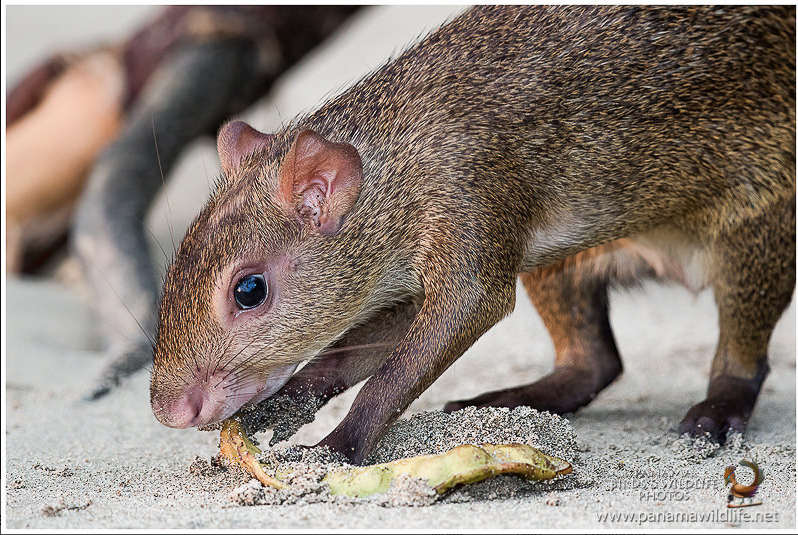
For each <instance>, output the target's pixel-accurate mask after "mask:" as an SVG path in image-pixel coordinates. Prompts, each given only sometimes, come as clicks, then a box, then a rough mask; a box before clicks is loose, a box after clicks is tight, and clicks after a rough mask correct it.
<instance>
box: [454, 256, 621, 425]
mask: <svg viewBox="0 0 798 535" xmlns="http://www.w3.org/2000/svg"><path fill="white" fill-rule="evenodd" d="M584 267H585V266H584V263H583V262H580V261H579V259H577V258H570V259H567V260H565V261H564V262H561V263H559V264H556V265H553V266H549V267H546V268H543V269H538V270H536V271H533V272H529V273H522V274H521V281H522V282H523V284H524V287H525V288H526V290H527V293H528V294H529V298H530V299H531V300H532V302H533V303H534V305H535V307H536V308H537V310H538V312H539V313H540V316H541V318H542V319H543V323H544V324H545V325H546V328H547V329H548V330H549V333H550V334H551V337H552V340H553V341H554V348H555V351H556V360H555V368H554V371H553V372H552V373H550V374H549V375H546V376H545V377H543V378H541V379H539V380H538V381H536V382H534V383H531V384H528V385H523V386H518V387H514V388H508V389H506V390H497V391H494V392H487V393H485V394H482V395H481V396H477V397H475V398H472V399H468V400H461V401H452V402H449V403H447V404H446V406H445V407H444V410H445V411H447V412H452V411H456V410H459V409H462V408H464V407H468V406H477V407H487V406H493V407H510V408H512V407H517V406H520V405H527V406H530V407H533V408H535V409H538V410H544V411H550V412H553V413H558V414H564V413H569V412H574V411H575V410H577V409H579V408H580V407H583V406H585V405H587V404H588V403H590V402H591V401H592V400H593V398H595V397H596V395H597V394H598V393H599V392H600V391H601V390H603V389H604V388H605V387H606V386H607V385H609V384H610V383H611V382H612V381H613V380H614V379H615V378H616V377H618V375H620V373H621V371H622V365H621V359H620V356H619V355H618V348H617V347H616V345H615V339H614V337H613V335H612V329H611V327H610V322H609V317H608V301H607V282H606V279H605V278H604V277H602V276H597V275H594V274H593V273H591V271H590V270H589V269H583V268H584Z"/></svg>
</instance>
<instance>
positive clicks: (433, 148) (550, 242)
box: [151, 6, 795, 463]
mask: <svg viewBox="0 0 798 535" xmlns="http://www.w3.org/2000/svg"><path fill="white" fill-rule="evenodd" d="M218 146H219V155H220V158H221V161H222V169H223V178H222V180H221V182H220V184H219V186H218V188H217V190H216V192H215V193H214V194H213V196H212V198H211V200H210V201H209V202H208V204H207V206H206V207H205V209H204V210H203V211H202V213H201V214H200V215H199V217H198V218H197V220H196V221H195V222H194V224H193V225H192V226H191V228H190V230H189V232H188V234H187V236H186V238H185V240H184V241H183V243H182V245H181V246H180V250H179V251H178V254H177V256H176V258H175V260H174V263H173V264H172V266H171V267H170V269H169V272H168V275H167V278H166V282H165V286H164V293H163V299H162V302H161V309H160V321H159V327H158V335H157V344H156V348H155V361H154V367H153V373H152V384H151V399H152V407H153V411H154V413H155V415H156V416H157V418H158V419H159V420H160V421H161V422H163V423H164V424H166V425H169V426H172V427H189V426H196V425H204V424H208V423H211V422H215V421H218V420H220V419H223V418H226V417H228V416H230V415H232V414H233V413H235V412H236V411H237V410H238V409H239V408H240V407H241V406H242V405H244V404H246V403H253V402H257V401H260V400H262V399H265V398H267V397H268V396H270V395H273V394H274V393H275V392H277V391H278V390H280V389H281V388H282V392H283V393H288V394H289V395H304V396H313V397H316V398H319V399H320V400H321V401H322V402H323V401H326V400H327V399H329V398H330V397H331V396H333V395H335V394H337V393H339V392H341V391H343V390H345V389H346V388H348V387H349V386H352V385H354V384H355V383H357V382H358V381H360V380H362V379H364V378H367V377H370V378H369V380H368V381H367V382H366V384H365V385H364V387H363V389H362V390H361V391H360V393H359V394H358V396H357V398H356V399H355V401H354V403H353V405H352V407H351V410H350V411H349V414H348V415H347V416H346V417H345V418H344V419H343V421H342V422H341V423H340V425H339V426H338V427H337V428H336V429H335V430H334V431H333V432H332V433H331V434H330V435H329V436H327V437H326V438H325V439H324V440H323V441H322V442H321V444H324V445H327V446H329V447H331V448H333V449H334V450H337V451H339V452H341V453H343V454H344V455H346V456H347V457H348V458H349V459H350V460H351V461H353V462H356V463H357V462H362V461H363V459H364V458H365V456H366V455H367V454H368V453H369V451H370V450H371V449H372V448H373V447H374V446H375V444H376V442H377V441H378V439H379V438H380V436H381V434H382V433H383V432H384V430H385V429H386V427H387V426H388V425H389V424H390V423H391V422H392V421H393V420H394V419H395V418H397V417H398V416H399V415H400V414H401V413H402V411H403V410H404V409H405V408H406V407H407V406H408V404H409V403H410V402H411V401H413V400H414V399H415V398H416V397H417V396H418V395H419V394H420V393H421V392H422V391H423V390H424V389H426V388H427V387H428V386H429V385H430V384H431V383H432V382H433V381H434V380H435V379H436V378H437V377H438V376H439V375H440V374H441V373H442V372H443V371H444V370H446V368H447V367H448V366H449V365H451V364H452V363H453V362H454V361H455V360H456V359H457V358H458V357H459V356H460V355H462V353H463V352H464V351H465V350H466V349H468V347H469V346H471V344H473V343H474V341H475V340H477V338H479V337H480V336H481V335H482V334H483V333H484V332H485V331H487V330H488V329H490V328H491V327H492V326H493V325H494V324H495V323H496V322H497V321H499V320H500V319H502V318H503V317H504V316H506V315H507V314H508V313H510V311H512V310H513V307H514V304H515V303H514V300H515V285H516V277H518V276H519V274H520V277H521V280H522V282H523V283H524V286H525V287H526V289H527V291H528V293H529V297H530V299H531V300H532V301H533V303H534V304H535V306H536V307H537V309H538V311H539V312H540V315H541V317H542V318H543V321H544V322H545V324H546V326H547V327H548V329H549V331H550V333H551V335H552V337H553V339H554V344H555V348H556V354H557V357H556V367H555V369H554V371H553V373H551V374H550V375H548V376H545V377H543V378H542V379H540V380H539V381H537V382H535V383H532V384H529V385H523V386H516V387H513V388H510V389H508V390H502V391H498V392H490V393H487V394H484V395H482V396H479V397H477V398H475V399H471V400H466V401H458V402H453V403H450V404H449V405H447V407H446V408H447V410H455V409H458V408H460V407H463V406H467V405H477V406H486V405H496V406H506V407H513V406H517V405H530V406H532V407H535V408H538V409H545V410H550V411H555V412H560V413H563V412H571V411H574V410H576V409H578V408H579V407H581V406H583V405H585V404H587V403H589V402H590V400H591V399H593V398H594V397H595V396H596V394H597V393H598V392H600V391H601V390H602V389H603V388H604V387H606V386H607V385H608V384H610V383H611V382H612V381H613V380H614V379H615V378H616V377H617V376H618V375H619V374H620V373H621V368H622V366H621V361H620V358H619V355H618V350H617V348H616V345H615V341H614V339H613V335H612V330H611V328H610V324H609V320H608V310H607V307H608V296H607V294H608V288H609V287H611V286H612V285H628V284H633V283H635V282H637V281H639V280H641V279H643V278H649V277H656V278H661V279H665V280H671V281H678V282H680V283H682V284H684V285H686V286H687V287H689V288H691V289H693V290H698V289H700V288H703V287H706V286H710V287H711V288H712V289H713V291H714V295H715V299H716V302H717V305H718V314H719V322H720V336H719V340H718V345H717V349H716V353H715V358H714V361H713V365H712V371H711V377H710V383H709V390H708V392H707V396H706V399H705V400H704V401H702V402H700V403H698V404H697V405H695V406H693V407H692V408H691V409H689V411H687V415H686V416H685V417H684V420H683V421H682V423H681V426H680V431H682V432H690V433H694V434H700V433H704V432H709V433H710V434H712V435H713V436H715V437H716V438H722V437H723V436H724V435H725V433H726V432H727V431H728V430H730V429H732V430H743V429H744V428H745V425H746V423H747V421H748V418H749V416H750V414H751V411H752V409H753V406H754V403H755V401H756V398H757V396H758V394H759V390H760V387H761V385H762V381H763V380H764V378H765V376H766V375H767V370H768V365H767V347H768V340H769V338H770V334H771V332H772V330H773V327H774V325H775V324H776V322H777V320H778V319H779V317H780V315H781V313H782V311H783V310H784V308H785V307H786V306H787V305H788V303H789V302H790V299H791V296H792V293H793V288H794V285H795V8H794V7H789V6H785V7H754V8H750V7H732V6H724V7H722V8H708V7H672V8H660V7H642V8H640V7H564V6H559V7H489V6H483V7H477V8H473V9H470V10H469V11H467V12H465V13H464V14H463V15H461V16H460V17H458V18H456V19H454V20H453V21H452V22H450V23H449V24H447V25H445V26H443V27H442V28H440V29H439V30H437V31H436V32H434V33H432V34H431V35H429V36H428V37H427V38H425V39H424V40H423V41H421V42H420V43H419V44H417V45H416V46H414V47H412V48H410V49H409V50H408V51H407V52H405V53H403V54H402V55H401V56H399V57H398V58H396V59H395V60H393V61H390V62H389V63H387V64H386V65H385V66H384V67H382V68H380V69H379V70H377V71H375V72H374V73H373V74H371V75H369V76H367V77H366V78H365V79H363V80H361V81H360V82H358V83H357V84H355V85H354V86H353V87H352V88H350V89H348V90H347V91H345V92H343V93H342V94H341V95H340V96H337V97H335V98H333V99H331V100H329V101H328V102H326V103H325V104H324V105H322V106H321V107H320V108H319V109H318V110H317V111H315V112H313V113H311V114H309V115H307V116H303V117H298V118H296V119H295V120H294V121H292V122H291V123H290V124H288V125H287V126H286V127H285V128H284V129H282V130H281V131H280V132H277V133H276V134H274V135H265V134H261V133H260V132H257V131H255V130H253V129H252V128H250V127H249V126H247V125H245V124H243V123H240V122H233V123H230V124H228V125H227V126H226V127H224V128H223V129H222V131H221V132H220V134H219V139H218ZM661 335H662V336H663V337H666V336H668V333H666V332H663V333H662V334H661ZM375 340H377V341H384V342H387V344H386V345H382V346H380V345H375V344H374V342H375ZM530 358H532V355H530ZM309 359H312V360H311V362H310V363H309V364H308V365H307V366H306V367H304V368H303V369H302V370H301V372H300V373H298V374H296V375H294V376H293V378H292V375H291V374H292V373H293V371H294V370H295V369H296V366H297V365H298V364H299V363H301V362H302V361H305V360H309ZM655 366H656V363H652V369H651V373H652V374H656V373H657V370H656V367H655ZM663 380H668V381H673V388H679V378H678V377H668V378H663Z"/></svg>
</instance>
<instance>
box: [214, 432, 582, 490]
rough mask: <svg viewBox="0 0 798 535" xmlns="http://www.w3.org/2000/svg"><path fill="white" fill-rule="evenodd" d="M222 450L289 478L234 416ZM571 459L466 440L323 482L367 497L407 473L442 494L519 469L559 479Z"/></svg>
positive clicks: (251, 467) (277, 484) (268, 480)
mask: <svg viewBox="0 0 798 535" xmlns="http://www.w3.org/2000/svg"><path fill="white" fill-rule="evenodd" d="M219 449H220V452H219V453H220V455H221V457H223V458H225V459H227V460H229V461H230V462H232V463H234V464H237V465H238V466H240V467H242V468H243V469H244V470H246V471H247V472H248V473H250V474H251V475H252V476H253V477H255V478H256V479H257V480H258V481H260V482H261V483H262V484H263V485H267V486H271V487H274V488H277V489H281V488H285V484H284V483H283V482H282V481H280V480H278V479H275V478H273V477H271V476H269V475H267V474H266V473H265V472H264V471H263V466H262V465H261V464H260V463H259V462H258V461H257V459H256V458H255V455H256V454H258V453H260V450H259V449H258V448H257V447H255V445H254V444H252V442H251V441H250V440H249V439H248V438H247V437H246V435H245V434H244V432H243V429H242V428H241V425H240V424H239V423H238V422H237V421H236V420H234V419H229V420H226V421H225V422H223V424H222V433H221V441H220V448H219ZM571 470H572V468H571V464H570V463H568V462H567V461H564V460H562V459H559V458H557V457H552V456H550V455H546V454H545V453H543V452H541V451H540V450H538V449H537V448H533V447H532V446H529V445H527V444H480V445H479V446H477V445H472V444H464V445H462V446H457V447H455V448H452V449H451V450H449V451H447V452H445V453H440V454H437V455H420V456H417V457H407V458H404V459H397V460H395V461H391V462H388V463H383V464H376V465H372V466H361V467H353V468H342V469H339V470H333V471H332V472H329V473H328V474H327V475H326V476H325V477H324V479H323V480H322V482H323V483H325V484H327V486H329V488H330V492H331V493H332V494H341V495H345V496H350V497H357V498H363V497H366V496H371V495H372V494H377V493H382V492H385V491H387V490H388V489H389V488H390V486H391V483H392V481H393V480H394V479H395V478H397V477H398V476H401V475H407V476H410V477H413V478H419V479H422V480H424V481H425V482H426V483H427V484H428V485H429V486H430V487H432V488H433V489H435V491H436V492H437V493H438V494H444V493H446V492H447V491H449V490H451V489H452V488H454V487H456V486H457V485H465V484H469V483H476V482H479V481H483V480H485V479H488V478H490V477H493V476H496V475H499V474H516V475H520V476H522V477H525V478H526V479H530V480H536V481H540V480H547V479H553V478H555V477H557V476H560V475H565V474H569V473H571Z"/></svg>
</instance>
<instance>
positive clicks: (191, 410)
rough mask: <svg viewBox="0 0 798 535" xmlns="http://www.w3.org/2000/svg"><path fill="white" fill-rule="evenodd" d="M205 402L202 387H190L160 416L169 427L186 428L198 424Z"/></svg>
mask: <svg viewBox="0 0 798 535" xmlns="http://www.w3.org/2000/svg"><path fill="white" fill-rule="evenodd" d="M204 402H205V396H204V395H203V392H202V388H200V387H198V386H195V387H194V388H191V389H189V390H188V391H187V392H186V393H184V394H183V396H182V397H180V398H178V399H177V401H175V402H173V403H172V404H171V406H169V408H168V409H167V411H165V414H162V416H160V417H159V420H161V423H163V424H165V425H168V426H169V427H176V428H178V429H184V428H186V427H191V426H193V425H197V424H198V423H199V420H200V414H201V413H202V406H203V404H204Z"/></svg>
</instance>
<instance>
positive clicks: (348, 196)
mask: <svg viewBox="0 0 798 535" xmlns="http://www.w3.org/2000/svg"><path fill="white" fill-rule="evenodd" d="M362 183H363V165H362V163H361V161H360V155H359V154H358V152H357V149H355V147H353V146H352V145H349V144H348V143H332V142H330V141H327V140H326V139H324V138H323V137H322V136H320V135H319V134H317V133H316V132H313V131H312V130H304V131H302V132H300V133H299V135H297V137H296V139H295V140H294V144H293V145H292V146H291V149H290V150H289V151H288V154H287V155H286V157H285V160H284V161H283V164H282V166H281V168H280V184H279V193H278V196H279V198H280V201H281V203H282V204H283V205H284V207H285V208H286V210H287V211H288V212H289V213H291V212H293V213H294V214H296V215H297V216H298V217H299V219H300V220H301V221H303V222H308V223H310V224H311V225H312V226H313V228H315V229H317V230H318V231H319V232H320V233H321V234H325V235H331V234H335V233H336V232H338V230H339V229H340V228H341V225H342V224H343V221H344V217H345V216H346V214H347V213H349V210H351V209H352V207H353V206H354V205H355V201H357V197H358V195H359V194H360V186H361V184H362Z"/></svg>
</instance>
